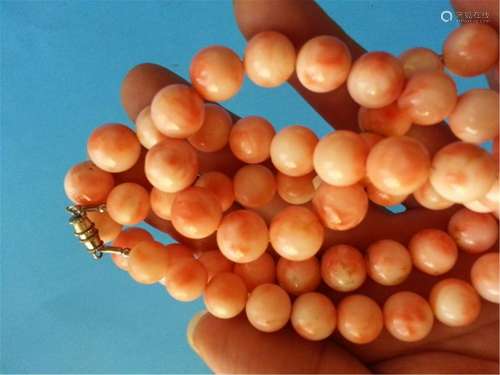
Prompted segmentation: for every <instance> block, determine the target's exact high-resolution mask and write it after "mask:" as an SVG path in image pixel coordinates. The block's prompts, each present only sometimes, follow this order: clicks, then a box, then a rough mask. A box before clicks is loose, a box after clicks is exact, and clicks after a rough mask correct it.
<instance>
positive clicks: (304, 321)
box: [290, 292, 337, 341]
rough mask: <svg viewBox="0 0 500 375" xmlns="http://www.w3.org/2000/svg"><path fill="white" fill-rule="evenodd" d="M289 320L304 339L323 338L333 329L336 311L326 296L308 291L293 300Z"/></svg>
mask: <svg viewBox="0 0 500 375" xmlns="http://www.w3.org/2000/svg"><path fill="white" fill-rule="evenodd" d="M290 321H291V322H292V326H293V328H294V329H295V331H296V332H297V333H298V334H299V335H300V336H302V337H304V338H305V339H308V340H313V341H318V340H323V339H326V338H327V337H328V336H330V335H331V334H332V333H333V331H334V330H335V326H336V324H337V311H336V310H335V306H334V305H333V302H332V301H331V300H330V299H329V298H328V297H326V296H325V295H323V294H321V293H316V292H310V293H306V294H302V295H301V296H300V297H299V298H297V299H296V300H295V301H294V303H293V306H292V315H291V317H290Z"/></svg>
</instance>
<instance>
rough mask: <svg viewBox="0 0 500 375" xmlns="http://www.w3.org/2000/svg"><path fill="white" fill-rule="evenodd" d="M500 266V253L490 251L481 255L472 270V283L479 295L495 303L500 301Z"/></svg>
mask: <svg viewBox="0 0 500 375" xmlns="http://www.w3.org/2000/svg"><path fill="white" fill-rule="evenodd" d="M499 267H500V261H499V258H498V253H488V254H484V255H482V256H480V257H479V258H478V259H477V260H476V261H475V262H474V264H473V266H472V269H471V271H470V278H471V281H472V285H474V288H475V289H476V290H477V292H478V293H479V295H480V296H481V297H483V298H484V299H485V300H487V301H490V302H493V303H500V290H499V289H500V283H499V278H498V268H499Z"/></svg>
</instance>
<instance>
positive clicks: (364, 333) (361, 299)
mask: <svg viewBox="0 0 500 375" xmlns="http://www.w3.org/2000/svg"><path fill="white" fill-rule="evenodd" d="M337 328H338V330H339V332H340V334H341V335H342V336H344V337H345V338H346V339H347V340H348V341H350V342H353V343H355V344H367V343H369V342H372V341H373V340H375V339H376V338H377V337H378V336H379V335H380V332H382V329H383V328H384V318H383V315H382V310H381V309H380V307H379V306H378V305H377V303H376V302H375V301H374V300H372V299H371V298H369V297H366V296H363V295H361V294H354V295H351V296H348V297H345V298H344V299H343V300H342V301H340V304H339V305H338V306H337Z"/></svg>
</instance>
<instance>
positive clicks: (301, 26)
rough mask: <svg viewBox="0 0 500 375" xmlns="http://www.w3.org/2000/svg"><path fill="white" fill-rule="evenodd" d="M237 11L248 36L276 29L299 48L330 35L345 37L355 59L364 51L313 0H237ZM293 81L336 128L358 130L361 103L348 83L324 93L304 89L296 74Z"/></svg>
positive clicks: (343, 38) (239, 20)
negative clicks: (348, 90) (317, 38)
mask: <svg viewBox="0 0 500 375" xmlns="http://www.w3.org/2000/svg"><path fill="white" fill-rule="evenodd" d="M234 13H235V17H236V20H237V22H238V26H239V28H240V30H241V32H242V33H243V35H244V36H245V38H247V39H250V38H251V37H252V36H253V35H255V34H257V33H259V32H261V31H267V30H276V31H279V32H282V33H283V34H285V35H286V36H288V37H289V38H290V40H291V41H292V43H293V44H294V45H295V47H296V48H297V49H298V48H300V46H302V45H303V44H304V43H305V42H306V41H307V40H309V39H311V38H312V37H315V36H317V35H325V34H328V35H334V36H336V37H338V38H340V39H341V40H343V41H344V42H345V43H346V44H347V46H348V47H349V49H350V51H351V54H352V57H353V59H356V58H357V57H359V56H361V55H362V54H363V53H364V52H365V51H364V49H363V48H362V47H361V46H360V45H359V44H357V43H356V42H355V41H354V40H353V39H351V38H350V37H349V36H348V35H347V34H346V33H345V32H344V31H343V30H342V29H341V28H340V27H339V26H338V25H337V24H336V23H335V22H333V21H332V20H331V19H330V18H329V17H328V15H327V14H326V13H325V12H323V10H322V9H321V8H320V7H319V6H318V5H317V4H316V3H314V2H313V1H289V0H273V1H245V0H235V1H234ZM290 84H291V85H292V86H293V87H294V88H295V90H297V92H298V93H299V94H300V95H302V97H304V99H305V100H306V101H307V102H308V103H309V104H310V105H311V106H312V107H313V108H314V109H315V110H316V111H317V112H318V113H319V114H320V115H321V116H322V117H323V118H324V119H325V120H326V121H327V122H329V123H330V124H331V125H332V126H334V127H335V128H336V129H350V130H354V131H357V130H358V126H357V114H358V109H359V105H358V104H356V103H355V102H354V101H353V100H352V99H351V97H350V96H349V93H348V92H347V87H346V85H345V84H344V85H342V86H341V87H340V88H338V89H337V90H334V91H331V92H329V93H324V94H317V93H313V92H311V91H309V90H307V89H305V88H304V87H303V86H302V85H301V84H300V82H299V81H298V79H297V76H296V75H294V76H293V77H292V78H291V79H290Z"/></svg>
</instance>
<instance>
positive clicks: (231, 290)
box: [204, 272, 248, 319]
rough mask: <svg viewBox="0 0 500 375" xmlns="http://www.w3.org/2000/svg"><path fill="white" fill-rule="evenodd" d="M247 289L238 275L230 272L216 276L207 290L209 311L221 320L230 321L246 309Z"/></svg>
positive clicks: (206, 300) (206, 305)
mask: <svg viewBox="0 0 500 375" xmlns="http://www.w3.org/2000/svg"><path fill="white" fill-rule="evenodd" d="M247 296H248V292H247V288H246V286H245V283H244V282H243V280H242V279H241V277H239V276H238V275H235V274H234V273H230V272H224V273H220V274H218V275H215V276H214V277H213V279H212V280H210V282H209V283H208V285H207V287H206V288H205V295H204V302H205V307H206V308H207V311H208V312H209V313H210V314H212V315H213V316H215V317H217V318H219V319H230V318H233V317H235V316H236V315H238V314H239V313H240V312H242V311H243V310H244V309H245V304H246V302H247Z"/></svg>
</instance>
